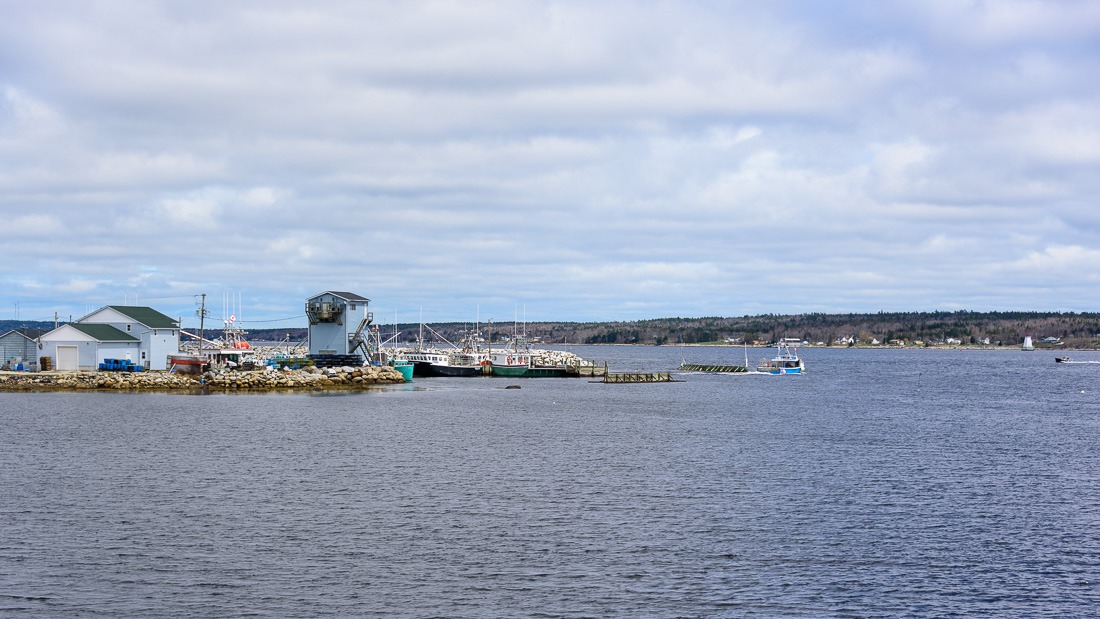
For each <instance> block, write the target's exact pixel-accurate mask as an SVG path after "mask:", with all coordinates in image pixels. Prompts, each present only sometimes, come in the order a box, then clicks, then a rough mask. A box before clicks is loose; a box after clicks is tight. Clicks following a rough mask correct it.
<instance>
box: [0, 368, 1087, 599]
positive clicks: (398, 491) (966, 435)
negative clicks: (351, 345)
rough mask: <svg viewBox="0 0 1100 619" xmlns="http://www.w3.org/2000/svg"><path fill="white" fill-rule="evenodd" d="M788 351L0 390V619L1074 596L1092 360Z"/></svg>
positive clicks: (1081, 558) (1080, 564)
mask: <svg viewBox="0 0 1100 619" xmlns="http://www.w3.org/2000/svg"><path fill="white" fill-rule="evenodd" d="M572 350H574V351H576V352H578V353H580V354H582V355H584V356H586V357H587V358H594V359H600V360H608V361H609V362H610V363H611V367H612V370H619V371H625V370H629V369H637V370H650V371H657V370H668V369H671V368H674V367H675V366H676V365H678V364H679V362H680V356H681V351H680V350H679V349H675V348H625V347H624V348H619V347H601V348H584V347H575V348H573V349H572ZM764 352H765V351H763V350H757V351H750V359H751V360H752V361H754V362H755V361H756V360H758V359H759V358H760V357H761V356H763V354H764ZM803 352H804V355H805V357H806V358H807V363H808V369H809V373H808V374H807V375H805V376H802V377H793V376H790V377H765V376H716V375H698V374H689V375H680V376H679V377H678V378H680V379H682V380H683V382H677V383H669V384H648V385H603V384H593V383H589V382H586V381H584V380H577V379H530V380H526V381H523V380H517V379H422V380H418V382H417V383H416V384H415V385H414V386H411V387H410V386H404V387H399V388H393V389H385V390H379V391H374V392H371V393H365V394H355V395H338V396H331V395H329V396H308V395H265V396H256V395H247V396H246V395H230V396H223V395H219V396H191V395H167V394H141V395H132V394H60V393H57V394H0V615H2V616H15V617H20V616H33V617H68V616H97V615H98V616H104V617H126V616H133V617H146V616H158V617H174V616H178V617H184V616H185V617H196V616H198V617H202V616H209V617H236V616H260V617H315V616H326V615H327V616H368V617H369V616H377V617H432V616H437V617H741V616H761V617H773V616H851V617H877V616H883V617H886V616H889V617H893V616H899V615H905V616H937V617H943V616H967V617H970V616H983V615H984V616H998V617H1002V616H1051V617H1054V616H1058V617H1064V616H1084V615H1091V614H1094V613H1095V612H1096V611H1097V608H1100V365H1095V366H1091V365H1079V366H1062V365H1055V364H1054V362H1053V356H1054V355H1053V354H1052V353H1044V352H1033V353H1023V352H1019V351H917V350H912V351H850V350H828V349H810V350H805V351H803ZM684 354H685V355H686V356H687V360H688V361H690V362H700V363H707V362H710V363H736V362H738V361H740V360H741V359H742V357H743V352H742V351H741V350H740V349H736V348H734V349H686V350H685V351H684ZM1076 356H1077V357H1079V358H1082V359H1084V358H1089V357H1090V354H1089V353H1079V354H1077V355H1076ZM1094 358H1100V354H1096V356H1095V357H1094ZM508 384H519V385H521V387H522V388H521V389H518V390H517V389H504V388H503V387H504V386H505V385H508Z"/></svg>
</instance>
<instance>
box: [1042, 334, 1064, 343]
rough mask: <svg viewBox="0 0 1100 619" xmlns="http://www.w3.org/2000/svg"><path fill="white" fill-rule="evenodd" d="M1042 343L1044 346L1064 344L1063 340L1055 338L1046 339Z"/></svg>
mask: <svg viewBox="0 0 1100 619" xmlns="http://www.w3.org/2000/svg"><path fill="white" fill-rule="evenodd" d="M1042 342H1043V343H1044V344H1061V343H1062V338H1060V337H1054V336H1050V337H1044V338H1043V339H1042Z"/></svg>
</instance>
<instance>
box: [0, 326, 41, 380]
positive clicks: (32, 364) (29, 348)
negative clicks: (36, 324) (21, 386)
mask: <svg viewBox="0 0 1100 619" xmlns="http://www.w3.org/2000/svg"><path fill="white" fill-rule="evenodd" d="M40 333H41V331H34V332H31V331H19V330H15V329H13V330H11V331H8V332H7V333H5V334H3V335H0V369H5V370H14V369H16V368H17V367H19V366H20V365H21V366H23V369H25V370H32V371H33V370H37V369H38V342H36V341H35V340H34V338H35V336H36V335H39V334H40Z"/></svg>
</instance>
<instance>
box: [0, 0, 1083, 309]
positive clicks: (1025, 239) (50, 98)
mask: <svg viewBox="0 0 1100 619" xmlns="http://www.w3.org/2000/svg"><path fill="white" fill-rule="evenodd" d="M1098 196H1100V3H1097V2H1093V1H1088V0H1085V1H1079V2H1078V1H1073V0H1065V1H1057V0H1047V1H1038V0H998V1H996V2H993V1H988V2H987V1H983V0H914V1H911V2H910V1H897V2H881V1H878V0H868V1H865V2H864V1H852V2H835V3H834V2H819V1H817V0H807V1H795V0H792V1H772V2H756V1H748V2H735V1H724V0H723V1H690V0H676V1H668V2H661V1H648V0H647V1H643V0H636V1H622V2H619V1H607V2H593V1H591V0H583V1H576V2H572V1H551V0H545V1H524V0H509V1H507V2H501V1H492V2H477V1H468V0H464V1H462V2H436V1H431V2H418V1H411V0H410V1H405V0H402V1H396V0H394V1H363V2H350V1H349V2H324V1H320V2H309V3H303V2H279V1H271V0H262V1H254V2H249V1H242V2H222V1H218V2H208V1H202V0H192V1H188V2H156V1H150V0H134V1H130V0H110V1H96V0H82V1H79V2H77V1H75V0H74V1H72V2H60V1H59V2H24V1H22V0H0V220H2V222H3V232H4V233H3V245H2V252H3V257H2V259H0V284H2V288H3V291H4V292H3V294H2V295H0V299H3V300H4V301H6V302H5V303H4V306H3V307H0V318H20V319H22V320H46V319H52V318H53V315H54V312H57V313H58V314H59V315H60V316H61V317H62V318H63V319H64V318H67V317H69V316H73V317H74V318H75V317H79V316H81V315H83V314H84V313H86V312H87V311H91V310H94V309H96V308H98V307H101V306H103V305H107V304H124V303H126V304H140V305H150V306H152V307H155V308H157V309H160V310H161V311H163V312H165V313H167V314H169V315H172V316H183V317H184V322H185V324H190V323H192V322H195V323H197V319H195V318H194V310H195V309H196V305H195V295H197V294H200V293H206V294H207V295H208V296H207V298H208V303H209V304H210V305H211V307H210V309H211V311H212V314H214V315H215V316H224V315H228V313H229V312H230V311H232V312H233V313H235V314H239V315H240V320H242V321H243V322H244V323H245V325H246V326H253V327H257V328H259V327H265V326H284V325H286V326H290V325H303V326H304V325H305V319H304V317H303V311H302V309H303V303H304V301H305V299H306V298H307V297H308V296H311V295H313V294H315V293H318V292H321V291H323V290H346V291H351V292H355V293H357V294H361V295H363V296H366V297H369V298H370V299H371V300H372V303H371V306H372V308H373V309H374V312H375V315H376V318H377V319H379V320H378V321H379V322H392V321H393V320H394V318H395V317H396V319H397V320H399V321H400V322H416V321H418V320H419V319H420V317H421V315H422V316H423V318H424V320H425V321H427V322H432V321H442V320H470V321H472V320H474V319H477V318H479V319H480V320H482V321H485V320H486V319H489V318H492V319H493V320H494V321H503V320H511V319H512V318H513V317H514V316H515V315H516V314H522V315H523V316H525V317H526V318H527V319H528V320H619V319H627V320H632V319H642V318H659V317H671V316H681V317H690V316H740V315H745V314H760V313H780V314H788V313H803V312H867V311H869V312H875V311H880V310H885V311H895V310H956V309H969V310H975V311H986V310H1057V311H1097V310H1100V286H1098V283H1100V282H1098V280H1100V208H1098V207H1100V204H1098ZM227 298H232V299H233V302H232V303H231V304H228V305H230V307H229V308H226V307H225V306H226V305H227V303H226V301H225V300H226V299H227Z"/></svg>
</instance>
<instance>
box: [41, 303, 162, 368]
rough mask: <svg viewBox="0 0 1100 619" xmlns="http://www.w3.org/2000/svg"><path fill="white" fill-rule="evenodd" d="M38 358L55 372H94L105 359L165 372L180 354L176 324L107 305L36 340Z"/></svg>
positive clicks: (147, 311) (148, 312)
mask: <svg viewBox="0 0 1100 619" xmlns="http://www.w3.org/2000/svg"><path fill="white" fill-rule="evenodd" d="M39 342H40V343H41V346H42V348H41V355H42V356H44V357H51V358H52V359H53V367H54V368H56V369H58V370H94V369H96V368H97V367H99V364H100V363H103V360H104V359H127V360H129V361H131V362H133V364H134V365H140V366H143V367H145V368H146V369H149V370H166V369H168V355H175V354H179V323H177V322H176V320H175V319H173V318H171V317H169V316H165V315H164V314H162V313H160V312H158V311H156V310H154V309H152V308H150V307H141V306H129V305H108V306H106V307H103V308H100V309H98V310H96V311H94V312H92V313H91V314H88V315H87V316H84V317H83V318H81V319H80V320H77V321H76V322H73V323H70V324H67V325H62V326H60V327H58V328H56V329H54V330H53V331H50V332H49V333H46V334H44V335H42V336H41V337H40V338H39Z"/></svg>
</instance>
